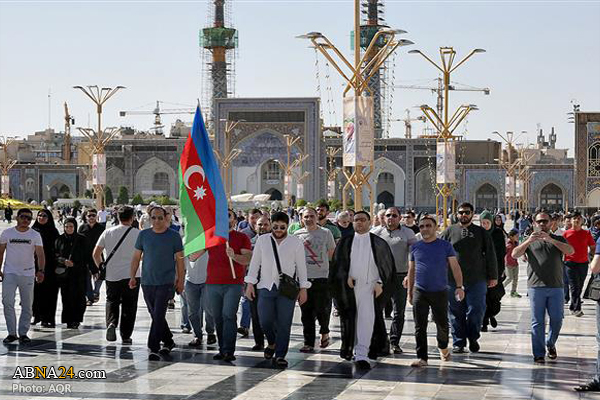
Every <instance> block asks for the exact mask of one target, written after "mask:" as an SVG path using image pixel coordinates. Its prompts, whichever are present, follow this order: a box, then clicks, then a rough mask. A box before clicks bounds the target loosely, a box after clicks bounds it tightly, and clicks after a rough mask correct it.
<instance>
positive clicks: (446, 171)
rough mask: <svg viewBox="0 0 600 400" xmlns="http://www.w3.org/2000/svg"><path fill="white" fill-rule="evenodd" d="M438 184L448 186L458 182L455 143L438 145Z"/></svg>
mask: <svg viewBox="0 0 600 400" xmlns="http://www.w3.org/2000/svg"><path fill="white" fill-rule="evenodd" d="M435 158H436V163H435V165H436V168H435V173H436V183H438V184H446V183H455V182H456V146H455V145H454V142H453V141H449V140H448V141H443V142H438V143H437V152H436V156H435Z"/></svg>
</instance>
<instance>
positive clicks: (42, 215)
mask: <svg viewBox="0 0 600 400" xmlns="http://www.w3.org/2000/svg"><path fill="white" fill-rule="evenodd" d="M38 218H48V216H47V215H46V214H39V215H38Z"/></svg>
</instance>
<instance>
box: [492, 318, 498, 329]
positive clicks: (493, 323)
mask: <svg viewBox="0 0 600 400" xmlns="http://www.w3.org/2000/svg"><path fill="white" fill-rule="evenodd" d="M490 325H491V326H492V328H495V327H497V326H498V321H496V318H494V317H490Z"/></svg>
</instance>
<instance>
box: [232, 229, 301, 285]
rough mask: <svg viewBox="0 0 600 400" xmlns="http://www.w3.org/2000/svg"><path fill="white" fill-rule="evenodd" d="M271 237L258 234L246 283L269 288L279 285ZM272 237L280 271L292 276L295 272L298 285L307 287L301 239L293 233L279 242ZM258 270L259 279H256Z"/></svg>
mask: <svg viewBox="0 0 600 400" xmlns="http://www.w3.org/2000/svg"><path fill="white" fill-rule="evenodd" d="M271 237H273V236H272V235H271V234H270V233H269V234H265V235H261V236H259V237H258V239H257V240H256V244H255V245H254V251H252V260H251V261H250V267H249V268H248V274H247V275H246V278H245V279H244V281H245V282H247V283H252V284H256V283H258V285H257V288H258V289H267V290H271V288H272V287H273V285H275V286H276V287H279V272H278V271H277V263H276V262H275V254H273V245H272V244H271ZM273 239H274V240H275V245H276V246H277V252H278V254H279V262H280V263H281V271H282V272H284V273H285V274H286V275H289V276H292V277H293V276H294V273H295V274H296V278H297V279H298V281H299V282H300V287H301V288H306V289H308V288H309V287H310V282H309V281H308V280H307V274H306V258H305V254H304V244H303V243H302V240H300V239H299V238H297V237H296V236H293V235H288V236H287V237H286V238H285V239H284V240H283V241H282V242H281V243H277V239H275V238H274V237H273ZM259 271H260V281H258V273H259Z"/></svg>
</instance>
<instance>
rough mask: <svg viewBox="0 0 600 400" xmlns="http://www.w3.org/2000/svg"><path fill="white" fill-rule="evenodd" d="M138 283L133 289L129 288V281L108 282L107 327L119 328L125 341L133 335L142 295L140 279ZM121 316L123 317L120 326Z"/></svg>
mask: <svg viewBox="0 0 600 400" xmlns="http://www.w3.org/2000/svg"><path fill="white" fill-rule="evenodd" d="M137 283H138V284H137V286H136V287H135V288H134V289H131V288H129V279H121V280H120V281H114V282H111V281H106V326H107V327H108V326H110V325H114V326H115V327H117V326H118V327H119V331H120V332H121V337H122V338H123V339H129V338H130V337H131V334H132V333H133V326H134V325H135V317H136V315H137V303H138V297H139V293H140V278H137ZM119 314H120V315H121V323H120V324H119Z"/></svg>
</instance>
